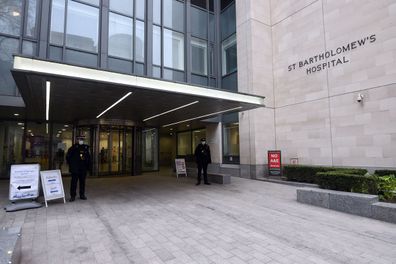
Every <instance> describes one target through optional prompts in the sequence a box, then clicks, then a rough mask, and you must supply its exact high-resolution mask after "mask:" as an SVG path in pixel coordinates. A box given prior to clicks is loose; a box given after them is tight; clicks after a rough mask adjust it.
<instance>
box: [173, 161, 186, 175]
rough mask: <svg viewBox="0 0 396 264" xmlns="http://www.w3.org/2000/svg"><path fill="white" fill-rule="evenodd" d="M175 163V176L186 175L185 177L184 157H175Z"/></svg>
mask: <svg viewBox="0 0 396 264" xmlns="http://www.w3.org/2000/svg"><path fill="white" fill-rule="evenodd" d="M175 165H176V177H177V178H179V175H180V174H181V175H186V177H187V168H186V160H185V159H175Z"/></svg>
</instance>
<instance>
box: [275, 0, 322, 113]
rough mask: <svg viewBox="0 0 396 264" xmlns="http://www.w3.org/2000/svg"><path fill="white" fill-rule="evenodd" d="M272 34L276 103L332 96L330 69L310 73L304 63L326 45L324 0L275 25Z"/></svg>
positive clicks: (278, 105) (282, 104)
mask: <svg viewBox="0 0 396 264" xmlns="http://www.w3.org/2000/svg"><path fill="white" fill-rule="evenodd" d="M272 38H273V53H274V55H273V56H274V66H273V67H274V90H275V106H276V107H281V106H285V105H289V104H295V103H300V102H304V101H311V100H316V99H320V98H324V97H326V96H328V88H327V75H326V72H325V71H321V72H316V73H315V74H307V71H306V67H304V66H303V64H304V62H305V60H307V59H308V61H309V58H310V57H312V56H313V55H315V54H319V53H320V52H323V50H324V49H325V43H324V32H323V16H322V4H321V2H320V1H318V2H315V3H314V4H312V5H310V6H308V7H307V8H305V9H303V10H301V11H300V12H298V13H296V14H294V15H292V16H290V17H288V18H287V19H285V20H283V21H282V22H281V23H279V24H277V25H275V26H274V27H273V32H272ZM300 66H301V67H300Z"/></svg>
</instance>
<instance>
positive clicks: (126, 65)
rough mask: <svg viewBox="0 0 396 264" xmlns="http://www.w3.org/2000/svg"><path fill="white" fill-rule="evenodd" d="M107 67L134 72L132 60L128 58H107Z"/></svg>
mask: <svg viewBox="0 0 396 264" xmlns="http://www.w3.org/2000/svg"><path fill="white" fill-rule="evenodd" d="M107 67H108V68H109V69H111V70H114V71H118V72H123V73H129V74H131V73H132V62H131V61H127V60H120V59H115V58H111V57H109V58H108V59H107Z"/></svg>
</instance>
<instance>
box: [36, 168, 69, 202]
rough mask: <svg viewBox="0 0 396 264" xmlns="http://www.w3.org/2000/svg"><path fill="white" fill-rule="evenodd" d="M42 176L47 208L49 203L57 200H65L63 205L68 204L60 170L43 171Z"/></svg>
mask: <svg viewBox="0 0 396 264" xmlns="http://www.w3.org/2000/svg"><path fill="white" fill-rule="evenodd" d="M40 175H41V184H42V185H43V192H44V201H45V207H48V204H47V201H50V200H55V199H62V198H63V203H66V200H65V191H64V189H63V182H62V175H61V172H60V170H48V171H41V172H40Z"/></svg>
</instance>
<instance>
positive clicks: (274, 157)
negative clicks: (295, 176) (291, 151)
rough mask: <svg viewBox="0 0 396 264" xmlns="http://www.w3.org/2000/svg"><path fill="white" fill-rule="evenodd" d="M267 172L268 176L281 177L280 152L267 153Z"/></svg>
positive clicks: (271, 151)
mask: <svg viewBox="0 0 396 264" xmlns="http://www.w3.org/2000/svg"><path fill="white" fill-rule="evenodd" d="M268 171H269V175H270V176H279V175H281V152H280V150H269V151H268Z"/></svg>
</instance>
